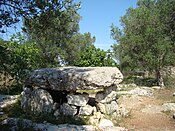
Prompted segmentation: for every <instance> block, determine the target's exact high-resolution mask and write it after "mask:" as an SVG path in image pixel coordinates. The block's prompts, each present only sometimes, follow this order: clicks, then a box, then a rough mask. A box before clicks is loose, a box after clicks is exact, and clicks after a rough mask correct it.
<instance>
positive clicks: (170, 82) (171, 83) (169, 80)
mask: <svg viewBox="0 0 175 131" xmlns="http://www.w3.org/2000/svg"><path fill="white" fill-rule="evenodd" d="M164 81H165V86H166V87H167V88H175V78H174V77H172V76H170V75H169V76H168V75H166V76H165V77H164Z"/></svg>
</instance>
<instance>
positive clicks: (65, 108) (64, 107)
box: [60, 103, 77, 116]
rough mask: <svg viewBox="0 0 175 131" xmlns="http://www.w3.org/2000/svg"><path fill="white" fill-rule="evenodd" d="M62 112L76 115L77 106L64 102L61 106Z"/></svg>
mask: <svg viewBox="0 0 175 131" xmlns="http://www.w3.org/2000/svg"><path fill="white" fill-rule="evenodd" d="M60 113H62V114H63V115H67V116H74V115H75V114H76V113H77V108H76V107H75V106H70V105H69V104H67V103H64V104H63V105H61V106H60Z"/></svg>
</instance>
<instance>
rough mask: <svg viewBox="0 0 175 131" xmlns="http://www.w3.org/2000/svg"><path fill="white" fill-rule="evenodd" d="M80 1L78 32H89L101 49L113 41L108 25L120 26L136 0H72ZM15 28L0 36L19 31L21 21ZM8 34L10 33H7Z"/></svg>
mask: <svg viewBox="0 0 175 131" xmlns="http://www.w3.org/2000/svg"><path fill="white" fill-rule="evenodd" d="M80 1H81V9H80V10H79V11H78V12H79V14H80V15H81V16H82V19H81V21H80V33H85V32H90V33H91V35H92V36H95V37H96V41H95V43H94V44H95V46H96V47H97V48H101V49H103V50H108V49H110V47H111V45H113V44H114V43H115V41H114V40H113V39H112V38H111V37H110V29H111V28H110V26H111V25H112V23H114V25H115V26H118V27H121V24H120V18H121V16H123V15H124V14H125V13H126V10H127V9H128V8H129V7H136V3H137V0H74V2H76V3H78V2H80ZM16 26H17V28H16V29H13V28H11V29H10V30H8V31H7V34H3V35H2V36H1V35H0V37H2V38H4V39H9V38H10V37H11V35H12V34H14V33H15V32H19V31H21V30H20V28H21V27H22V23H18V24H17V25H16ZM9 34H10V35H9Z"/></svg>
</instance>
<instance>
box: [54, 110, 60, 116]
mask: <svg viewBox="0 0 175 131" xmlns="http://www.w3.org/2000/svg"><path fill="white" fill-rule="evenodd" d="M53 115H54V116H55V117H58V116H59V115H60V110H59V109H58V110H56V111H55V112H54V114H53Z"/></svg>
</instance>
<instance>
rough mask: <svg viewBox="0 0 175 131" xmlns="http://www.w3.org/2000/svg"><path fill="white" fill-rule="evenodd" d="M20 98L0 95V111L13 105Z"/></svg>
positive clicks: (18, 96)
mask: <svg viewBox="0 0 175 131" xmlns="http://www.w3.org/2000/svg"><path fill="white" fill-rule="evenodd" d="M19 98H20V95H12V96H10V95H0V109H2V108H6V107H8V106H10V105H12V104H15V103H16V102H17V101H18V100H19Z"/></svg>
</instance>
